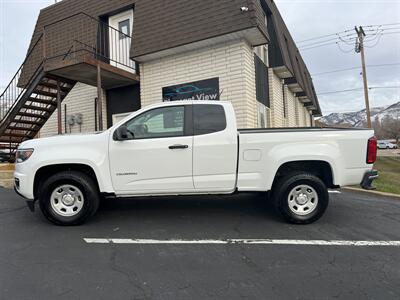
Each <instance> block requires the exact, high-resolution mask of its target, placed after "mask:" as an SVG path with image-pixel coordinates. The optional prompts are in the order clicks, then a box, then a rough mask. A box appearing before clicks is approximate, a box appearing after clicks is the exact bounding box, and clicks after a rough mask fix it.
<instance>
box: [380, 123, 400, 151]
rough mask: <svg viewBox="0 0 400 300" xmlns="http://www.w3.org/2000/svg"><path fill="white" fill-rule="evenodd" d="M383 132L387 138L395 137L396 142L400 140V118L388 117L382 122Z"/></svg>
mask: <svg viewBox="0 0 400 300" xmlns="http://www.w3.org/2000/svg"><path fill="white" fill-rule="evenodd" d="M381 129H382V133H383V135H384V138H385V139H395V140H396V143H397V144H398V143H399V140H400V118H397V119H393V118H389V117H386V118H384V119H383V120H382V123H381Z"/></svg>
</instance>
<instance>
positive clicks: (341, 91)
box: [317, 85, 400, 96]
mask: <svg viewBox="0 0 400 300" xmlns="http://www.w3.org/2000/svg"><path fill="white" fill-rule="evenodd" d="M363 89H364V88H355V89H347V90H340V91H332V92H323V93H318V94H317V96H320V95H329V94H338V93H347V92H354V91H362V90H363ZM368 89H369V90H375V89H400V85H398V86H373V87H369V88H368Z"/></svg>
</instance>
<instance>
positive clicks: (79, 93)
mask: <svg viewBox="0 0 400 300" xmlns="http://www.w3.org/2000/svg"><path fill="white" fill-rule="evenodd" d="M95 98H97V88H96V87H92V86H89V85H86V84H83V83H77V84H76V85H75V86H74V88H73V89H72V90H71V91H70V92H69V94H68V96H67V97H66V98H65V99H64V101H63V102H62V104H61V107H62V132H63V133H64V132H65V126H64V117H65V110H64V107H65V106H64V105H65V104H66V105H67V116H68V115H72V114H77V113H81V114H82V117H83V118H82V120H83V123H82V127H81V129H80V128H79V125H77V124H76V125H74V126H72V127H71V132H72V133H79V132H94V131H95V112H94V109H95V105H94V102H95ZM103 124H104V125H103V126H104V129H106V128H107V106H106V96H105V93H103ZM69 130H70V128H69V126H68V125H67V132H68V133H69ZM57 132H58V127H57V110H55V112H54V113H53V115H52V116H51V117H50V118H49V120H48V121H47V122H46V124H45V125H44V126H43V128H42V129H41V130H40V136H41V137H47V136H52V135H56V134H57Z"/></svg>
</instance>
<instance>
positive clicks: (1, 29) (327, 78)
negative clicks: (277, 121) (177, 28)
mask: <svg viewBox="0 0 400 300" xmlns="http://www.w3.org/2000/svg"><path fill="white" fill-rule="evenodd" d="M275 2H276V4H277V6H278V8H279V10H280V12H281V14H282V16H283V18H284V20H285V22H286V25H287V26H288V28H289V30H290V32H291V34H292V37H293V38H294V40H295V41H296V42H301V41H304V40H308V39H313V38H315V37H319V36H323V35H328V34H334V33H337V32H343V31H346V30H349V31H347V32H346V33H344V35H347V34H352V33H353V32H354V31H353V30H354V26H359V25H362V26H368V25H379V24H396V25H390V26H386V27H385V28H388V27H391V28H395V29H393V30H391V31H392V32H396V31H397V33H394V34H385V35H382V36H381V37H380V38H379V36H376V39H375V40H372V41H371V42H368V43H367V44H366V46H368V48H365V49H366V63H367V66H371V67H368V68H367V76H368V82H369V86H371V87H380V88H379V89H372V90H370V102H371V106H373V107H379V106H386V105H390V104H393V103H396V102H398V101H400V0H275ZM53 3H54V0H30V1H27V0H25V1H23V0H0V90H1V89H2V88H4V86H6V85H7V84H8V82H9V81H10V80H11V78H12V76H13V75H14V74H15V72H16V71H17V70H18V68H19V66H20V65H21V63H22V61H23V59H24V57H25V55H26V51H27V48H28V46H29V42H30V38H31V36H32V32H33V29H34V26H35V23H36V20H37V16H38V14H39V11H40V9H41V8H44V7H46V6H48V5H50V4H53ZM396 27H397V28H398V30H397V29H396ZM366 28H369V27H366ZM373 28H376V27H373ZM375 33H376V31H371V32H369V33H368V34H370V37H371V39H372V38H373V37H374V36H373V35H372V34H375ZM332 37H333V38H335V37H336V36H330V37H327V38H325V39H331V38H332ZM351 37H352V36H348V38H351ZM321 40H322V41H323V40H324V39H321ZM321 40H311V41H308V42H303V43H298V46H299V48H300V50H301V53H302V56H303V58H304V60H305V62H306V64H307V67H308V69H309V71H310V73H311V75H312V77H313V81H314V85H315V88H316V91H317V94H319V95H318V98H319V101H320V105H321V108H322V111H323V114H325V115H326V114H329V113H331V112H349V111H355V110H360V109H363V108H364V106H365V104H364V95H363V90H362V89H360V90H356V91H349V92H342V93H333V94H325V93H326V92H336V91H342V90H349V89H357V88H362V87H363V81H362V73H361V69H353V70H347V71H343V72H335V73H328V74H320V73H325V72H331V71H335V70H341V69H349V68H357V67H360V66H361V58H360V54H357V53H355V52H354V51H353V49H354V48H355V47H354V45H347V44H345V43H341V44H340V48H339V47H338V45H336V44H334V42H335V41H334V40H333V41H332V42H331V43H332V44H330V45H326V46H323V47H315V48H312V47H314V46H318V45H319V44H316V42H319V41H321ZM307 45H310V46H309V47H306V46H307ZM300 46H303V49H301V48H302V47H300ZM307 48H312V49H307ZM396 63H397V65H396ZM382 64H384V65H386V66H380V67H374V66H376V65H382ZM388 64H389V65H388ZM382 87H383V88H382ZM385 87H394V88H385Z"/></svg>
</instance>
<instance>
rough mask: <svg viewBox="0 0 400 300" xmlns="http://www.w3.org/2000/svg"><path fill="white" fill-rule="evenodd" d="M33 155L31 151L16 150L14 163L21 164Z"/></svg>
mask: <svg viewBox="0 0 400 300" xmlns="http://www.w3.org/2000/svg"><path fill="white" fill-rule="evenodd" d="M32 154H33V149H18V150H17V153H16V154H15V162H16V163H17V164H18V163H23V162H24V161H26V160H28V158H29V157H31V156H32Z"/></svg>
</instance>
